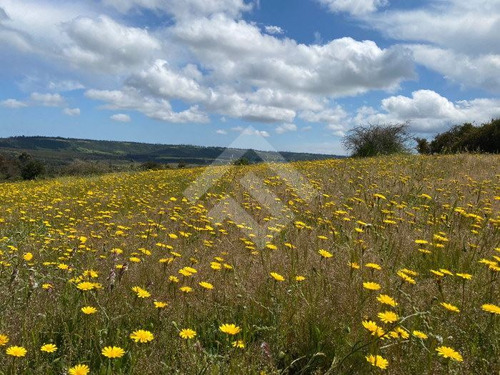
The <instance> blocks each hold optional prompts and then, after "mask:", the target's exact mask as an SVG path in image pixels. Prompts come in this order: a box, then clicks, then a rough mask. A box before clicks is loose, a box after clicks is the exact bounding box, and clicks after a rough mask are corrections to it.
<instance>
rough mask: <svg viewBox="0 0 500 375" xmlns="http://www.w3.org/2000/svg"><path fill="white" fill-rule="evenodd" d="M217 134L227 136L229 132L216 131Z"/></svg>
mask: <svg viewBox="0 0 500 375" xmlns="http://www.w3.org/2000/svg"><path fill="white" fill-rule="evenodd" d="M215 133H217V134H220V135H226V134H227V131H225V130H224V129H217V130H216V131H215Z"/></svg>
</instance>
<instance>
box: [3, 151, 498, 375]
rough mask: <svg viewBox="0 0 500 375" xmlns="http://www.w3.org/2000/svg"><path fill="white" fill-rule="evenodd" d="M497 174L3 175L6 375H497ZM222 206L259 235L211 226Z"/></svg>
mask: <svg viewBox="0 0 500 375" xmlns="http://www.w3.org/2000/svg"><path fill="white" fill-rule="evenodd" d="M499 166H500V157H499V156H491V155H490V156H484V155H457V156H435V157H434V156H432V157H431V156H430V157H422V156H401V157H384V158H371V159H364V160H354V159H344V160H331V161H318V162H301V163H296V164H288V165H281V166H280V168H285V169H286V170H288V171H292V170H297V171H299V172H300V173H301V174H302V175H303V176H305V177H306V178H307V180H308V182H307V185H306V183H305V180H301V182H300V184H302V183H303V184H304V185H303V186H296V185H297V183H294V184H287V182H286V181H285V180H284V179H283V177H280V176H279V175H278V174H276V171H275V170H273V169H272V168H271V169H270V168H268V165H266V164H262V165H254V166H245V167H234V168H233V169H231V170H230V171H229V172H228V173H227V174H226V175H224V177H223V178H222V179H221V180H219V181H218V182H217V184H215V185H214V186H212V188H211V189H210V190H209V191H208V192H207V194H205V195H204V196H202V197H201V199H200V200H199V201H190V200H189V199H187V198H185V197H184V195H183V192H184V191H185V189H186V188H188V187H189V186H193V183H194V184H195V185H196V184H198V185H199V184H202V183H204V180H203V181H200V180H199V179H198V180H197V177H198V176H199V175H201V173H202V172H203V169H201V168H199V169H185V170H165V171H157V172H141V173H138V172H135V173H121V174H110V175H104V176H100V177H89V178H61V179H54V180H46V181H35V182H22V183H13V184H2V185H0V202H1V206H0V312H1V313H0V374H68V373H69V374H72V375H85V374H87V373H89V374H144V375H145V374H268V375H269V374H372V373H373V374H377V373H386V374H498V373H499V371H500V358H499V355H500V316H499V314H500V307H499V306H500V290H499V283H498V279H499V272H498V271H499V270H500V213H499V212H500V211H499V206H500V168H499ZM216 172H217V170H214V171H213V173H216ZM249 175H255V176H258V177H259V178H258V179H254V180H253V181H254V182H255V183H254V184H253V183H252V182H249V183H247V187H243V186H242V184H240V183H239V181H240V180H241V179H242V178H243V177H245V176H249ZM258 181H260V182H258ZM294 185H295V186H294ZM301 188H302V190H303V191H304V190H305V194H304V193H302V194H298V193H297V191H298V190H300V189H301ZM267 190H269V191H267ZM263 193H268V194H271V193H272V194H274V195H276V196H277V197H279V203H280V204H281V205H280V206H279V207H281V209H280V210H281V211H280V212H278V214H276V209H275V208H274V209H272V207H266V205H272V204H273V202H278V200H277V199H276V200H274V201H273V200H271V201H266V203H265V204H264V202H262V200H261V199H255V198H254V197H259V196H261V195H262V194H263ZM229 198H232V199H234V201H236V202H238V203H239V204H240V205H241V206H242V207H243V208H245V209H246V211H247V212H248V213H250V215H251V216H252V218H253V219H254V220H255V221H256V223H257V224H259V226H260V225H262V226H264V227H265V228H266V229H265V233H264V235H265V236H267V237H264V239H265V240H266V243H264V246H260V242H259V240H262V237H261V233H260V232H259V231H258V230H257V228H250V225H249V223H248V222H245V223H243V222H239V221H238V218H237V217H236V216H234V217H232V218H229V219H228V220H225V221H222V220H221V221H220V222H216V221H215V220H211V219H210V217H208V216H209V211H210V209H211V208H212V207H214V206H216V205H219V206H220V204H221V203H222V204H224V203H227V207H229V204H228V202H229V201H230V199H229ZM227 212H228V213H230V210H228V211H227ZM252 232H253V233H252ZM49 344H52V345H49ZM42 349H43V350H42ZM88 370H89V371H88Z"/></svg>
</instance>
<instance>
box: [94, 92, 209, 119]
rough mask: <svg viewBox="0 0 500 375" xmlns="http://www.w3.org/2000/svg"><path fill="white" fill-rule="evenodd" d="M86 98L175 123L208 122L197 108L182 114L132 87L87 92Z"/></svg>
mask: <svg viewBox="0 0 500 375" xmlns="http://www.w3.org/2000/svg"><path fill="white" fill-rule="evenodd" d="M85 96H87V97H88V98H90V99H94V100H100V101H103V102H106V103H107V104H105V105H104V106H103V108H105V109H113V110H117V109H125V110H135V111H138V112H141V113H143V114H144V115H146V116H147V117H150V118H153V119H156V120H160V121H165V122H174V123H185V122H194V123H204V122H208V116H207V115H206V114H205V113H203V112H201V111H200V110H199V109H198V107H197V106H192V107H190V108H188V109H186V110H184V111H182V112H175V111H173V110H172V106H171V105H170V103H169V102H168V101H167V100H165V99H158V98H154V97H148V96H146V97H145V96H144V95H142V94H141V93H140V92H139V91H138V90H136V89H134V88H132V87H125V88H124V89H123V90H95V89H92V90H87V91H86V92H85Z"/></svg>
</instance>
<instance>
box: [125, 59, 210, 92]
mask: <svg viewBox="0 0 500 375" xmlns="http://www.w3.org/2000/svg"><path fill="white" fill-rule="evenodd" d="M187 73H188V74H189V75H191V76H195V77H198V78H199V77H201V73H200V72H199V71H197V68H196V67H195V66H193V65H191V66H190V67H189V68H188V69H187ZM126 84H127V85H128V86H131V87H135V88H136V89H138V90H141V91H143V92H147V93H149V94H151V95H154V96H158V97H162V98H165V99H174V98H175V99H182V100H186V101H189V102H194V101H204V100H206V99H207V97H208V90H206V89H204V88H202V87H201V86H200V84H199V83H198V82H196V80H195V79H193V78H189V77H187V76H186V75H185V74H182V73H181V72H175V71H174V70H173V69H172V68H171V67H170V66H169V65H168V62H167V61H165V60H157V61H156V62H155V63H154V64H153V65H152V66H151V67H150V68H148V69H147V70H143V71H142V72H140V73H137V74H133V75H132V76H131V77H129V78H128V79H127V81H126Z"/></svg>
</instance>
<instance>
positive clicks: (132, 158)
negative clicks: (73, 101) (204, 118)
mask: <svg viewBox="0 0 500 375" xmlns="http://www.w3.org/2000/svg"><path fill="white" fill-rule="evenodd" d="M225 150H226V149H225V148H224V147H201V146H192V145H163V144H150V143H139V142H119V141H96V140H89V139H73V138H61V137H23V136H21V137H10V138H0V153H3V154H6V155H9V156H18V155H19V154H21V153H23V152H26V153H28V154H30V155H31V156H33V157H34V158H36V159H38V160H40V161H42V162H43V163H45V164H46V165H48V166H51V167H56V168H57V167H60V166H65V165H69V164H71V163H73V162H74V161H77V160H78V161H100V162H109V163H111V164H127V163H131V162H133V163H145V162H155V163H161V164H172V163H182V164H194V165H208V164H210V163H212V162H213V161H214V160H215V159H217V158H219V156H220V155H221V154H222V153H223V152H224V151H225ZM234 151H235V153H237V152H236V151H237V150H236V149H234ZM240 151H241V150H240ZM259 153H263V154H265V155H266V158H268V159H269V160H279V159H280V155H281V157H283V158H284V159H285V160H287V161H300V160H323V159H331V158H340V157H342V156H336V155H321V154H313V153H298V152H280V153H279V154H278V153H276V152H259ZM231 154H232V153H231V152H226V153H225V155H227V162H228V163H230V162H232V161H234V160H233V159H232V155H231ZM238 154H239V153H238ZM244 157H245V159H247V160H248V161H249V162H250V163H256V162H259V161H261V158H260V157H259V156H258V155H257V153H256V152H255V151H253V150H249V151H247V152H246V154H245V156H244Z"/></svg>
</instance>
